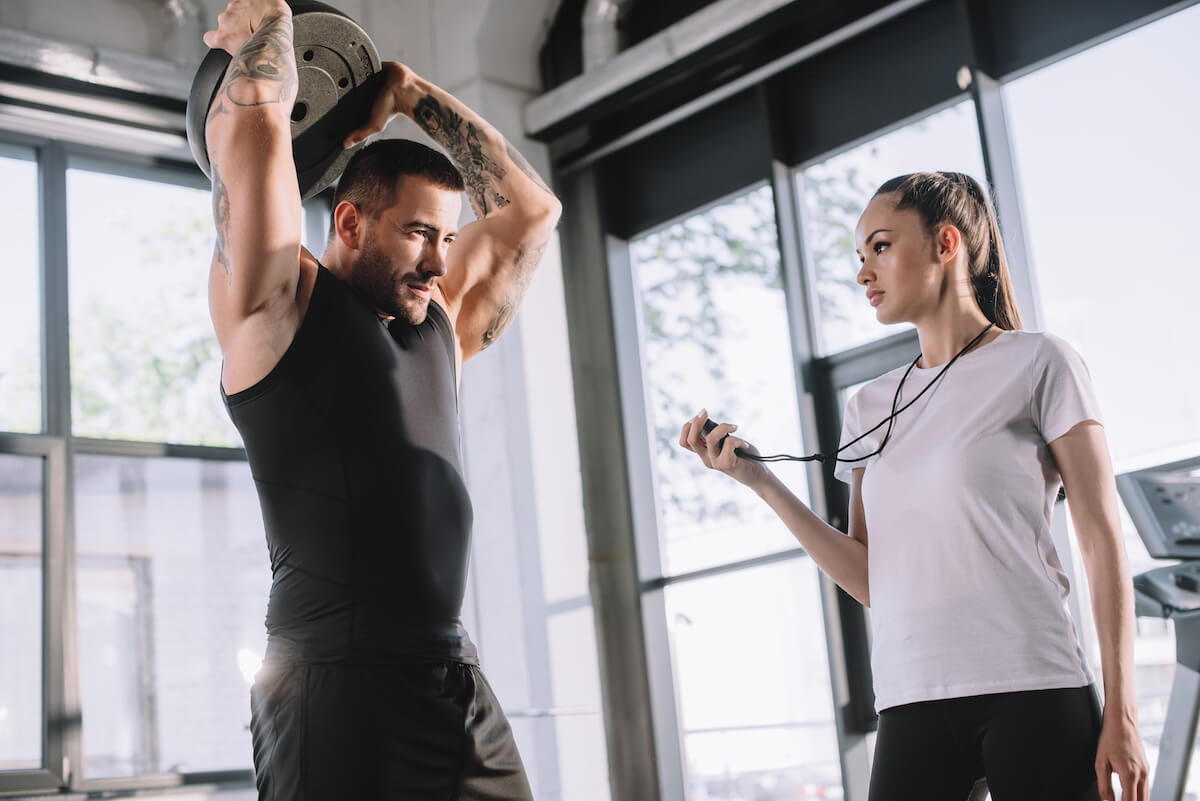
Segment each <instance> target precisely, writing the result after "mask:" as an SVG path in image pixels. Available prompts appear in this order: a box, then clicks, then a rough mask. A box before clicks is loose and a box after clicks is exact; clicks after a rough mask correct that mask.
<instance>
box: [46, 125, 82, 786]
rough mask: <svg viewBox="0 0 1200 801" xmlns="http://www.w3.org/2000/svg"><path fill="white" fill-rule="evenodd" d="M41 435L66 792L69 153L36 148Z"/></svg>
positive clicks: (70, 681)
mask: <svg viewBox="0 0 1200 801" xmlns="http://www.w3.org/2000/svg"><path fill="white" fill-rule="evenodd" d="M38 162H39V164H38V166H39V169H38V181H39V192H38V211H39V214H38V225H39V241H40V245H41V248H40V250H41V260H40V265H41V269H40V276H39V277H40V284H41V312H42V313H41V318H42V319H41V327H42V331H41V334H42V335H41V342H42V387H43V390H42V409H43V414H42V417H43V429H44V431H45V432H46V434H48V435H49V436H51V437H53V438H54V440H53V442H54V446H53V448H52V450H51V452H50V453H49V455H48V459H47V479H48V481H47V486H46V493H45V496H44V498H45V503H46V516H45V521H46V522H45V542H44V562H43V564H44V568H45V585H44V586H45V593H44V599H43V614H44V615H45V619H44V621H43V631H44V632H45V642H44V644H43V653H44V655H45V656H44V658H45V662H44V664H43V671H44V677H43V681H44V687H45V713H46V721H45V730H46V743H45V749H44V755H45V766H46V768H47V770H49V771H50V773H51V774H52V775H54V776H56V777H57V779H58V781H59V783H60V784H62V785H69V783H70V781H71V773H72V770H71V766H72V765H78V764H79V763H80V759H81V746H82V733H81V730H80V725H81V711H80V704H79V670H78V654H77V648H76V643H77V636H76V634H77V632H76V620H75V569H74V567H75V566H74V553H75V532H74V503H73V495H74V492H73V485H72V464H71V444H70V435H71V395H70V381H71V376H70V373H71V367H70V326H69V321H68V307H69V303H68V298H67V175H66V171H67V154H66V150H65V148H64V147H63V146H62V145H61V144H60V143H57V142H48V143H46V144H45V145H44V146H43V147H41V148H40V149H39V158H38Z"/></svg>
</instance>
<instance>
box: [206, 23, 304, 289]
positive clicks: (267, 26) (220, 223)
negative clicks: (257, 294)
mask: <svg viewBox="0 0 1200 801" xmlns="http://www.w3.org/2000/svg"><path fill="white" fill-rule="evenodd" d="M256 84H257V86H256ZM264 84H265V85H266V86H267V87H270V88H273V89H274V90H275V91H273V92H272V91H268V93H267V96H269V97H270V99H268V100H262V99H261V98H262V97H263V96H264V95H263V94H262V92H261V91H260V90H261V89H262V85H264ZM297 87H298V81H297V78H296V55H295V53H294V52H293V45H292V18H291V15H288V14H276V15H273V16H270V17H266V18H264V19H263V21H262V24H261V25H260V27H259V29H258V30H257V31H255V32H254V35H252V36H251V37H250V38H249V39H247V40H246V43H245V44H243V45H242V47H241V49H240V50H239V51H238V52H237V55H235V56H234V57H233V60H232V61H230V62H229V67H228V68H227V69H226V70H225V79H224V82H223V84H222V86H221V89H220V91H219V92H218V93H217V97H216V99H215V100H214V101H213V105H212V108H210V109H209V112H208V123H211V122H212V120H213V119H214V118H215V117H217V116H220V115H222V114H227V113H229V112H230V111H232V110H233V108H234V107H239V106H240V107H252V106H264V105H271V104H290V103H291V102H292V101H293V100H294V99H295V97H296V89H297ZM208 141H209V143H210V150H209V162H210V165H211V167H212V182H213V184H212V204H213V223H214V224H215V226H216V229H217V242H216V251H215V253H214V258H215V260H216V262H217V263H218V264H220V265H221V266H222V267H223V268H224V269H225V278H226V281H227V282H228V283H229V284H230V286H232V285H233V264H232V263H231V262H230V258H229V254H228V252H227V251H226V243H228V242H229V221H230V213H229V190H228V189H227V188H226V187H225V182H224V181H223V180H222V179H221V169H220V167H219V166H218V165H217V162H216V160H215V159H213V157H212V155H213V154H212V150H211V142H212V139H209V140H208Z"/></svg>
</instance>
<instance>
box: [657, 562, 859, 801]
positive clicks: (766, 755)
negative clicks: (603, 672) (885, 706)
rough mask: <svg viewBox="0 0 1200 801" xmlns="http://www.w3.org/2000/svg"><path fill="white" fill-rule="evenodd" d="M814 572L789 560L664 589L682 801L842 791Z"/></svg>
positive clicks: (807, 565)
mask: <svg viewBox="0 0 1200 801" xmlns="http://www.w3.org/2000/svg"><path fill="white" fill-rule="evenodd" d="M817 576H818V570H817V567H816V565H814V564H813V563H812V561H811V560H809V559H791V560H788V561H786V562H782V563H778V564H770V565H764V566H762V567H753V568H748V569H745V570H737V571H733V572H729V573H724V574H721V575H718V576H714V577H711V578H702V579H697V580H694V581H687V582H681V583H679V584H672V585H670V586H668V587H667V588H666V589H665V591H664V592H665V594H666V607H667V621H668V626H669V629H670V632H671V646H672V651H673V652H674V655H675V665H676V667H675V670H676V684H677V694H678V703H679V717H680V726H681V728H682V729H683V735H684V742H683V748H684V752H685V754H686V762H687V776H688V785H689V789H690V797H691V798H693V799H730V800H731V801H732V800H733V799H742V798H764V799H785V798H796V797H817V798H822V797H830V796H834V797H836V795H837V794H839V793H840V792H841V789H842V776H841V769H840V767H839V764H838V746H837V731H836V729H835V727H834V722H833V709H832V702H831V697H830V692H829V668H828V664H827V660H826V658H825V629H824V624H823V619H822V617H821V600H820V589H819V587H818V582H817ZM802 791H803V793H804V794H803V795H802V794H801V793H802Z"/></svg>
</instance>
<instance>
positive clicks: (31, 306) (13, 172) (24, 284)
mask: <svg viewBox="0 0 1200 801" xmlns="http://www.w3.org/2000/svg"><path fill="white" fill-rule="evenodd" d="M0 186H2V187H4V191H3V192H0V219H2V220H4V248H5V252H4V263H5V264H4V291H3V292H0V430H6V431H22V432H37V431H40V430H41V428H42V362H41V342H40V337H39V335H38V329H39V323H40V320H41V315H40V314H39V313H38V309H39V308H40V304H39V302H38V298H39V297H40V293H39V292H38V262H39V258H38V186H37V162H35V161H34V160H33V154H32V153H22V152H21V151H18V150H10V149H8V148H6V147H4V146H3V145H0Z"/></svg>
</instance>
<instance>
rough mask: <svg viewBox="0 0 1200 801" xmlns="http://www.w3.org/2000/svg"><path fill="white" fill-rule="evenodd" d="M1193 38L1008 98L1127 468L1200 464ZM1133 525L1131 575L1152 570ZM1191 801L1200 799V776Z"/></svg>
mask: <svg viewBox="0 0 1200 801" xmlns="http://www.w3.org/2000/svg"><path fill="white" fill-rule="evenodd" d="M1197 35H1200V8H1190V9H1187V10H1185V11H1181V12H1179V13H1176V14H1173V15H1172V16H1170V17H1168V18H1167V19H1164V20H1161V21H1159V22H1156V23H1153V24H1151V25H1147V26H1145V27H1143V28H1140V29H1138V30H1135V31H1133V32H1131V33H1129V34H1126V35H1124V36H1121V37H1119V38H1116V39H1113V40H1111V41H1109V42H1107V43H1105V44H1102V45H1100V46H1097V47H1094V48H1092V49H1090V50H1087V51H1085V52H1083V53H1080V54H1079V55H1076V56H1074V57H1072V58H1069V59H1066V60H1064V61H1061V62H1058V63H1056V64H1054V65H1052V66H1050V67H1047V68H1045V69H1042V70H1039V71H1037V72H1034V73H1031V74H1030V75H1028V76H1026V77H1023V78H1020V79H1019V80H1016V81H1013V82H1012V83H1010V84H1008V86H1007V87H1006V88H1005V102H1006V105H1007V108H1008V111H1009V117H1010V129H1011V132H1012V138H1013V147H1014V151H1015V155H1016V163H1017V168H1018V171H1019V178H1020V186H1021V189H1022V196H1021V201H1022V203H1023V205H1024V209H1025V214H1026V218H1027V231H1028V238H1029V243H1030V250H1031V257H1032V260H1033V263H1034V267H1035V268H1036V278H1037V284H1038V285H1039V288H1040V294H1041V300H1042V306H1043V314H1044V318H1045V326H1046V328H1047V329H1048V330H1050V331H1053V332H1054V333H1056V334H1058V335H1060V336H1062V337H1064V338H1066V339H1067V340H1068V341H1069V342H1071V343H1072V344H1073V345H1074V346H1075V347H1076V348H1077V349H1078V350H1079V351H1080V353H1081V354H1082V355H1083V357H1084V359H1085V360H1086V361H1087V364H1088V367H1089V370H1090V371H1091V375H1092V379H1093V382H1094V383H1095V386H1096V393H1097V396H1098V398H1099V401H1100V405H1101V409H1102V410H1103V414H1104V417H1105V421H1104V422H1105V432H1106V434H1107V437H1108V441H1109V446H1110V448H1111V450H1112V457H1113V461H1114V466H1115V468H1116V470H1117V472H1124V471H1126V470H1132V469H1139V468H1144V467H1151V466H1153V465H1156V464H1162V463H1164V462H1169V461H1175V460H1178V459H1183V458H1187V457H1190V456H1195V455H1196V454H1200V373H1198V372H1197V371H1196V370H1195V368H1194V365H1195V363H1196V355H1195V346H1194V343H1195V341H1196V332H1195V309H1194V303H1193V293H1192V292H1191V291H1190V288H1191V287H1192V286H1193V285H1194V284H1195V277H1196V268H1197V265H1198V264H1200V262H1198V260H1197V257H1196V255H1195V253H1194V252H1193V249H1192V242H1191V232H1192V231H1194V230H1195V228H1196V224H1195V220H1196V217H1197V216H1198V215H1200V201H1198V200H1197V196H1196V192H1195V186H1196V185H1197V183H1198V182H1200V161H1198V160H1197V159H1196V157H1195V142H1194V138H1195V137H1194V132H1195V130H1196V129H1197V127H1200V111H1198V110H1197V109H1196V107H1195V104H1193V103H1176V102H1165V101H1164V99H1167V98H1176V97H1190V96H1191V95H1193V94H1194V88H1195V86H1196V83H1197V81H1198V80H1200V53H1197V52H1196V49H1195V47H1194V46H1193V45H1192V42H1193V41H1194V40H1195V38H1196V36H1197ZM1147 86H1153V87H1154V90H1153V91H1147V90H1146V87H1147ZM1124 525H1125V545H1126V551H1127V553H1128V554H1129V557H1130V562H1131V567H1132V569H1133V572H1134V573H1135V574H1136V573H1139V572H1141V571H1143V570H1147V569H1149V568H1151V567H1154V566H1156V565H1155V563H1154V562H1153V561H1152V560H1151V559H1150V558H1149V557H1148V556H1147V554H1146V551H1145V548H1144V547H1143V545H1142V543H1141V540H1140V539H1139V537H1138V536H1137V533H1136V531H1135V530H1134V529H1133V526H1132V524H1131V523H1130V522H1129V521H1128V519H1126V520H1125V523H1124ZM1137 625H1138V636H1137V639H1136V643H1135V663H1136V666H1137V674H1136V683H1137V687H1138V707H1139V721H1140V724H1141V726H1142V731H1143V734H1144V736H1145V741H1146V744H1147V752H1148V756H1149V758H1150V763H1151V766H1152V768H1153V765H1154V764H1155V762H1156V757H1157V743H1158V735H1159V733H1160V732H1161V729H1162V724H1163V719H1164V717H1165V713H1166V707H1167V697H1168V693H1169V689H1170V684H1171V676H1172V672H1173V669H1174V637H1173V634H1172V631H1171V627H1170V625H1169V624H1168V623H1167V622H1165V621H1159V620H1152V619H1139V620H1138V624H1137ZM1092 643H1093V646H1092V649H1093V654H1092V662H1093V665H1094V666H1096V667H1097V668H1098V667H1099V658H1098V656H1097V655H1096V653H1095V651H1094V648H1095V645H1094V643H1095V641H1094V639H1093V640H1092ZM1198 763H1200V759H1196V760H1193V765H1196V764H1198ZM1188 791H1189V792H1193V793H1196V792H1200V769H1198V768H1196V767H1193V769H1192V772H1191V777H1190V778H1189V782H1188Z"/></svg>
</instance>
